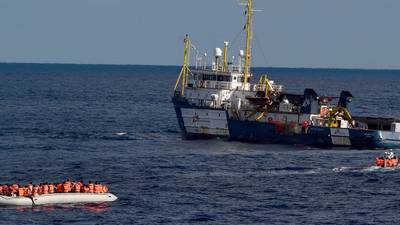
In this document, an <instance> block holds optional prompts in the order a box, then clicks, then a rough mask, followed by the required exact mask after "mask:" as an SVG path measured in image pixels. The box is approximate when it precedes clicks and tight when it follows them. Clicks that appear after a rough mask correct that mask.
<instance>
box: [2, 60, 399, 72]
mask: <svg viewBox="0 0 400 225" xmlns="http://www.w3.org/2000/svg"><path fill="white" fill-rule="evenodd" d="M0 64H27V65H29V64H31V65H74V66H147V67H182V65H156V64H122V63H108V64H106V63H64V62H0ZM251 68H253V69H310V70H375V71H400V68H391V69H389V68H358V67H289V66H268V67H267V66H254V67H251Z"/></svg>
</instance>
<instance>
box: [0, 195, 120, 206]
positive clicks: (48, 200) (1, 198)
mask: <svg viewBox="0 0 400 225" xmlns="http://www.w3.org/2000/svg"><path fill="white" fill-rule="evenodd" d="M117 199H118V198H117V196H115V195H113V194H111V193H102V194H94V193H54V194H44V195H38V196H29V197H19V196H5V195H0V206H35V205H49V204H76V203H101V202H113V201H115V200H117Z"/></svg>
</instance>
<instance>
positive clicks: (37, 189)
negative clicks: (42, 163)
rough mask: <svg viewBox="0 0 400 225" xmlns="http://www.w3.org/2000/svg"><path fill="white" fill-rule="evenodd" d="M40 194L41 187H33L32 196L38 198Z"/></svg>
mask: <svg viewBox="0 0 400 225" xmlns="http://www.w3.org/2000/svg"><path fill="white" fill-rule="evenodd" d="M39 192H40V186H39V185H37V184H36V185H35V186H33V193H32V194H33V195H34V196H37V195H39V194H40V193H39Z"/></svg>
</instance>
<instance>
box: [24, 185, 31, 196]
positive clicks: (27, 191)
mask: <svg viewBox="0 0 400 225" xmlns="http://www.w3.org/2000/svg"><path fill="white" fill-rule="evenodd" d="M31 195H32V194H31V193H30V191H29V187H28V185H27V186H25V187H24V196H25V197H27V196H31Z"/></svg>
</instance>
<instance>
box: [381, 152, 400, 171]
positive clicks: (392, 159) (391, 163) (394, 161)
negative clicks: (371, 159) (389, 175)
mask: <svg viewBox="0 0 400 225" xmlns="http://www.w3.org/2000/svg"><path fill="white" fill-rule="evenodd" d="M375 164H376V166H379V167H396V166H397V165H398V164H399V157H397V156H395V155H394V153H393V152H385V155H384V156H379V157H376V159H375Z"/></svg>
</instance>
